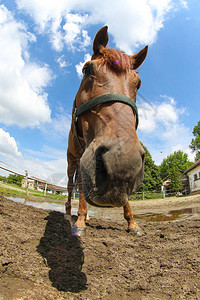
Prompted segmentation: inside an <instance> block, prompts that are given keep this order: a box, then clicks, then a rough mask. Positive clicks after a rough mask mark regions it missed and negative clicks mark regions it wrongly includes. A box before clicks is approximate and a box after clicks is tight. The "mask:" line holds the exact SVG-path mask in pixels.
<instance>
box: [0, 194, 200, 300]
mask: <svg viewBox="0 0 200 300" xmlns="http://www.w3.org/2000/svg"><path fill="white" fill-rule="evenodd" d="M132 206H133V207H134V210H135V211H136V212H137V213H138V212H140V213H145V212H146V213H147V212H151V213H152V212H158V211H165V210H169V209H170V208H171V209H174V208H180V207H188V206H190V207H197V206H198V207H200V195H199V196H195V197H187V198H178V199H176V198H174V200H173V199H170V200H169V199H165V200H164V199H163V200H152V201H150V200H148V201H138V202H134V203H133V204H132ZM139 225H140V226H141V227H142V228H143V230H144V233H145V234H144V235H143V236H142V237H138V236H133V235H131V234H130V233H128V232H126V222H125V221H124V220H123V218H119V219H118V220H114V221H113V220H108V219H105V218H100V217H99V218H90V220H89V221H88V226H87V232H86V236H85V237H83V238H79V237H76V236H72V235H71V225H70V223H69V221H68V220H66V219H65V218H64V215H63V214H62V213H60V212H55V211H45V210H42V209H37V208H34V207H31V206H26V205H23V204H21V203H15V202H13V201H11V200H8V199H5V198H3V197H0V300H8V299H9V300H10V299H11V300H16V299H18V300H24V299H27V300H29V299H30V300H33V299H34V300H38V299H41V300H43V299H52V300H57V299H60V300H61V299H85V300H86V299H87V300H90V299H91V300H93V299H109V300H110V299H111V300H112V299H115V300H117V299H141V300H146V299H153V300H154V299H162V300H163V299H164V300H165V299H200V220H199V219H198V218H196V219H195V218H194V219H188V220H182V221H178V222H160V223H153V222H152V223H151V222H150V223H146V222H145V221H144V220H142V219H141V221H139Z"/></svg>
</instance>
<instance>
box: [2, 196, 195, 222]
mask: <svg viewBox="0 0 200 300" xmlns="http://www.w3.org/2000/svg"><path fill="white" fill-rule="evenodd" d="M7 198H8V199H10V200H13V201H15V202H20V203H23V204H26V205H31V206H34V207H36V208H42V209H46V210H55V211H60V212H62V213H64V212H65V204H64V203H63V204H62V203H55V202H35V201H27V200H25V199H23V198H14V197H7ZM77 213H78V208H72V215H77ZM88 215H89V217H94V216H95V217H96V218H98V217H99V218H103V219H109V220H112V221H114V220H120V219H123V209H118V208H117V209H116V208H109V214H108V209H105V208H98V211H97V210H92V206H90V205H88ZM195 217H200V206H199V207H193V208H183V209H177V210H171V211H168V212H167V213H157V214H154V213H148V214H137V215H134V219H135V220H136V222H137V221H140V220H143V221H146V222H166V221H179V220H185V219H191V218H195Z"/></svg>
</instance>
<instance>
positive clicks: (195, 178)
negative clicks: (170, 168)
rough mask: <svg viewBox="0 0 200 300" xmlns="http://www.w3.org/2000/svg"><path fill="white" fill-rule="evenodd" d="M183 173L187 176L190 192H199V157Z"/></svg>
mask: <svg viewBox="0 0 200 300" xmlns="http://www.w3.org/2000/svg"><path fill="white" fill-rule="evenodd" d="M185 174H187V175H188V177H189V184H190V192H191V193H200V159H199V160H197V161H196V162H195V163H194V164H193V165H192V166H191V167H190V168H189V169H187V171H186V172H185Z"/></svg>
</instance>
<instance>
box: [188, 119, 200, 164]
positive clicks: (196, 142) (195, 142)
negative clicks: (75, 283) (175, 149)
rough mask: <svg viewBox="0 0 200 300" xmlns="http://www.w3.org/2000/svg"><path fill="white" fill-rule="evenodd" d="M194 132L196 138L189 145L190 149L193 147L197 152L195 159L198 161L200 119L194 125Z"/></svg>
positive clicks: (199, 157) (199, 153)
mask: <svg viewBox="0 0 200 300" xmlns="http://www.w3.org/2000/svg"><path fill="white" fill-rule="evenodd" d="M192 133H193V135H194V136H195V138H194V139H192V142H191V144H190V145H189V147H190V149H192V151H193V152H196V157H195V161H197V160H198V159H200V121H199V122H198V123H197V125H196V126H194V129H193V131H192Z"/></svg>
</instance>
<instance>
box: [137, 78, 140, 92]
mask: <svg viewBox="0 0 200 300" xmlns="http://www.w3.org/2000/svg"><path fill="white" fill-rule="evenodd" d="M140 87H141V80H140V79H139V81H138V84H137V90H139V88H140Z"/></svg>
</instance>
